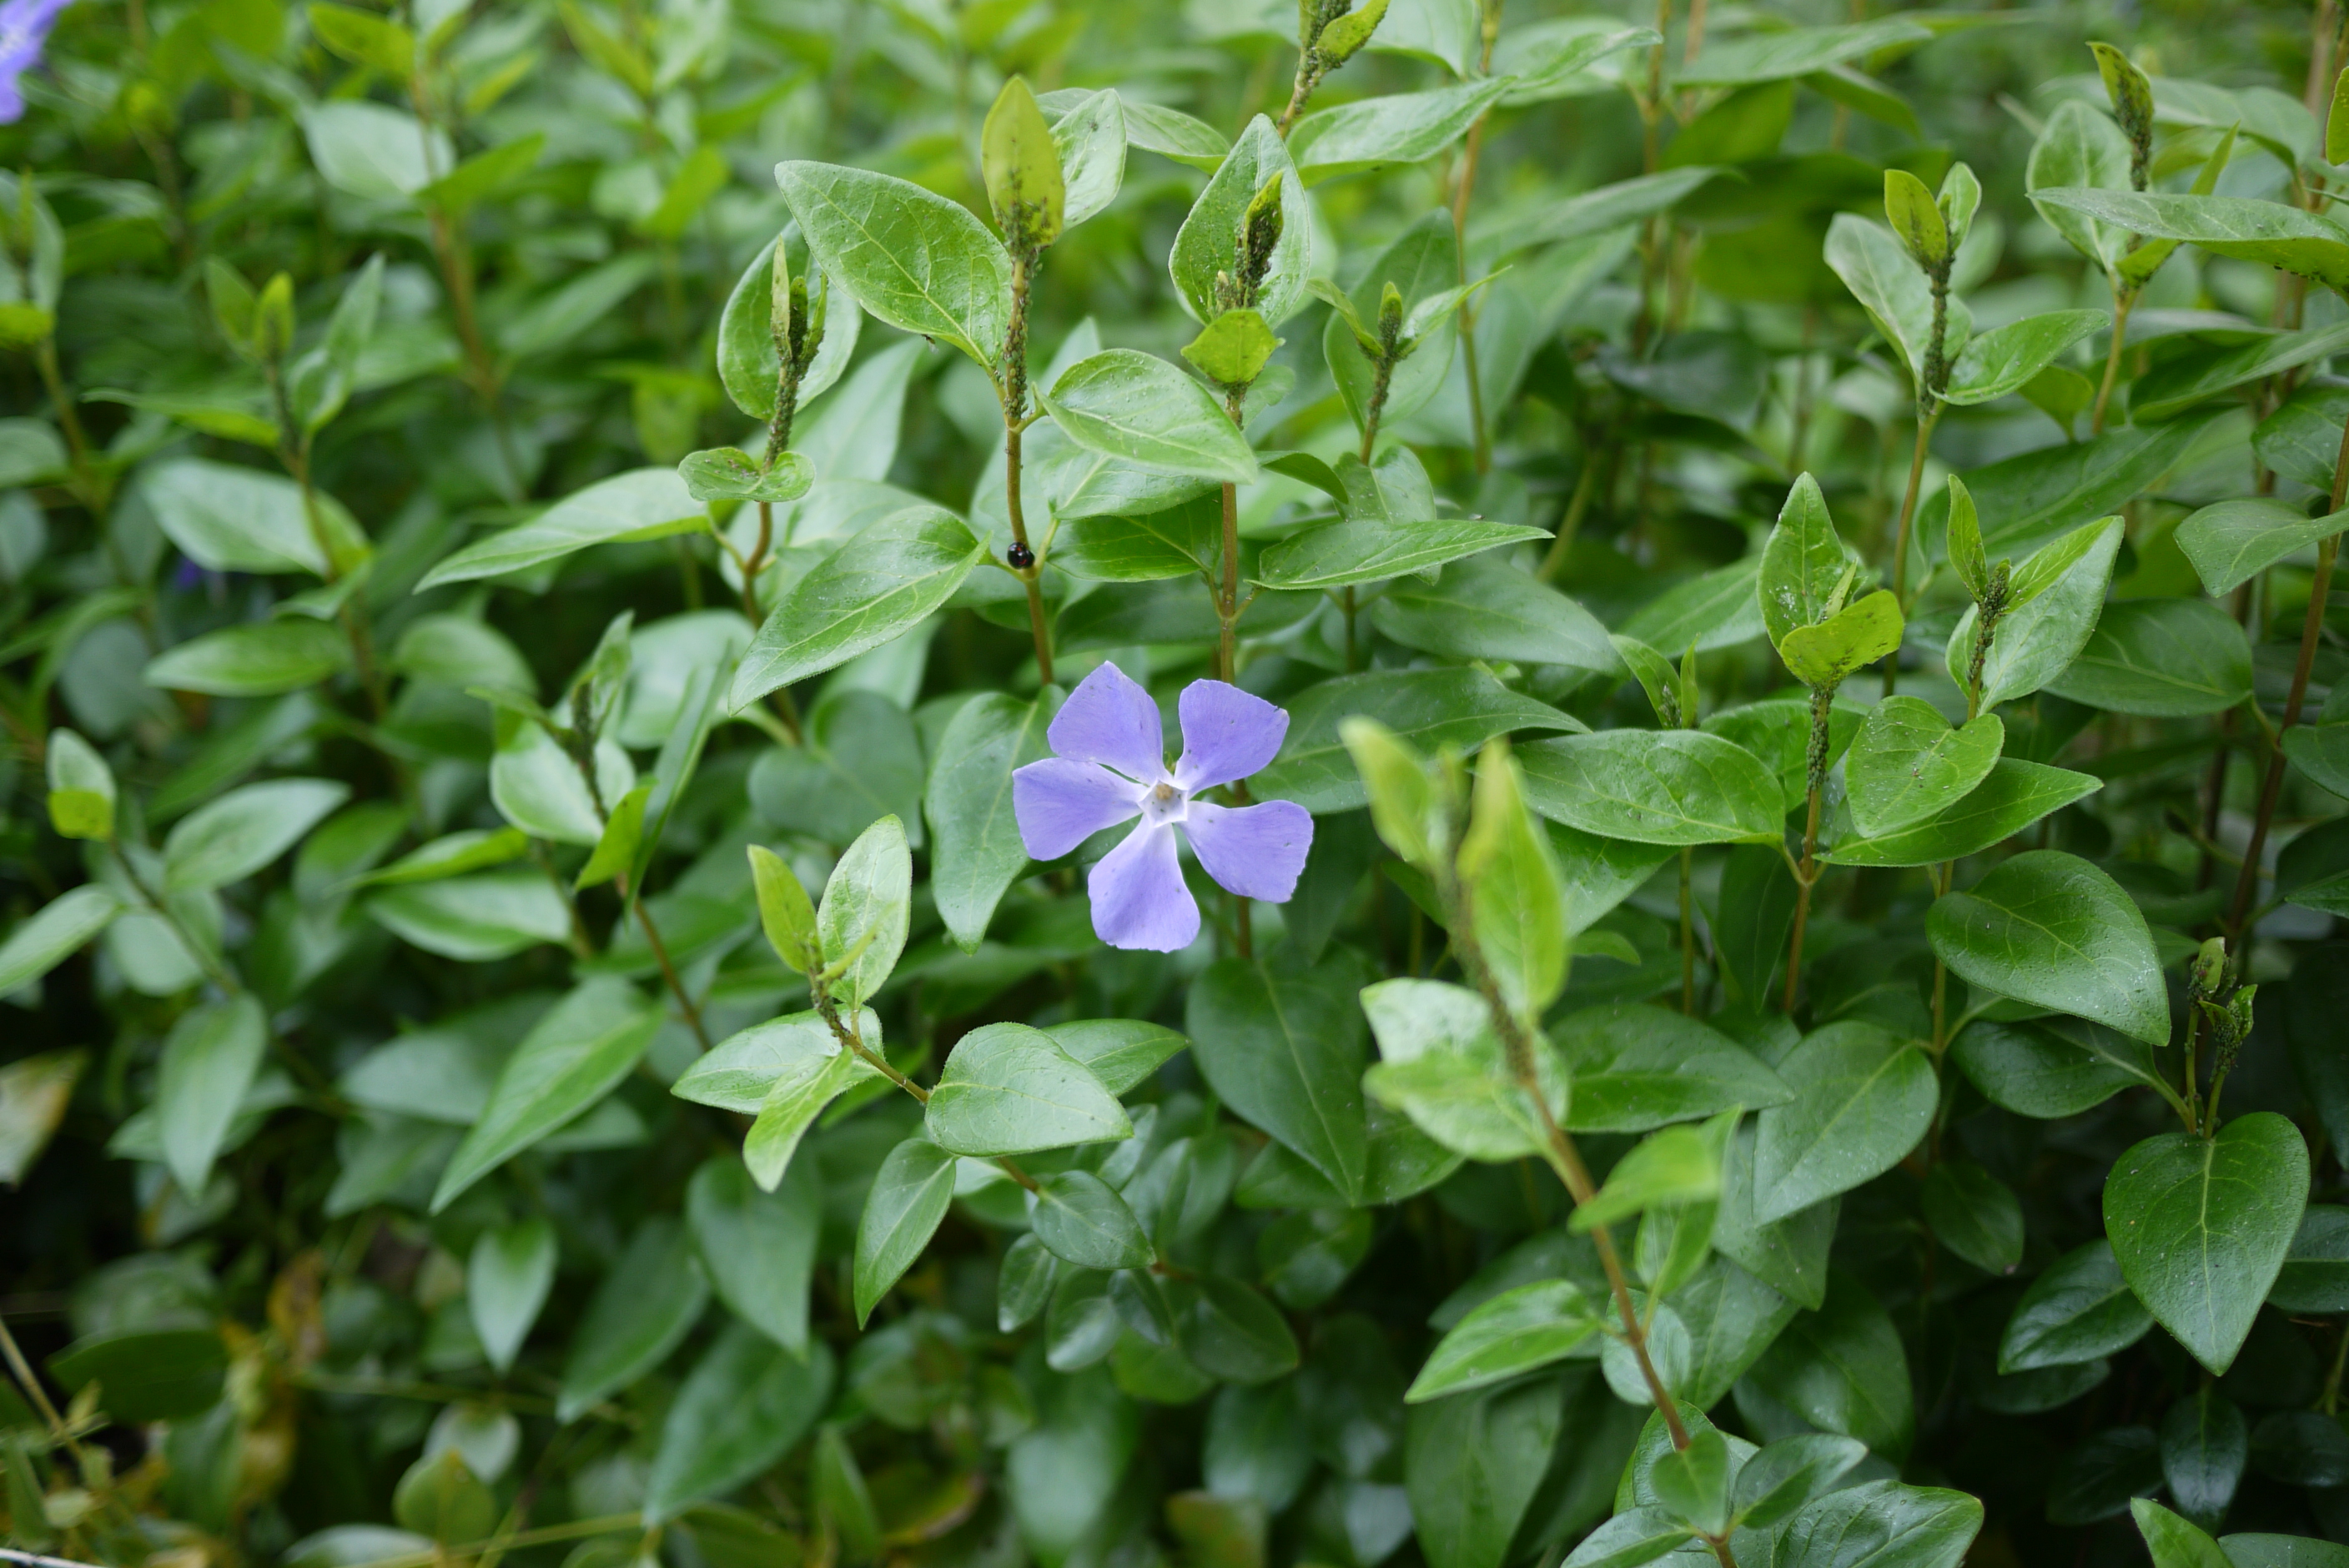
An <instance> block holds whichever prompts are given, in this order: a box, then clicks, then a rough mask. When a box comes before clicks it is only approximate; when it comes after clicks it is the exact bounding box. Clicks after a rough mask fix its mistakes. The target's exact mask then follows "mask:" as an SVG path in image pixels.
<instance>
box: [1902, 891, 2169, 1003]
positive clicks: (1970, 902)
mask: <svg viewBox="0 0 2349 1568" xmlns="http://www.w3.org/2000/svg"><path fill="white" fill-rule="evenodd" d="M1926 931H1927V934H1929V935H1930V938H1931V941H1932V944H1933V952H1934V954H1936V955H1937V956H1938V957H1940V960H1941V961H1942V962H1943V963H1944V964H1947V965H1949V966H1950V968H1951V971H1952V972H1954V973H1955V974H1956V975H1958V976H1959V977H1960V978H1961V979H1963V980H1964V981H1965V982H1966V983H1967V984H1968V985H1979V986H1981V987H1982V989H1983V990H1985V991H1992V992H1995V993H1997V994H1998V995H2002V996H2012V997H2013V998H2014V999H2015V1000H2017V1001H2019V1002H2029V1003H2031V1004H2033V1006H2041V1007H2046V1008H2050V1009H2053V1010H2054V1011H2056V1012H2061V1013H2071V1014H2074V1015H2075V1016H2079V1017H2083V1018H2092V1019H2094V1020H2095V1021H2096V1022H2097V1023H2100V1024H2107V1025H2110V1026H2112V1027H2114V1028H2116V1029H2118V1030H2119V1031H2120V1032H2121V1033H2123V1034H2125V1035H2129V1036H2132V1037H2135V1038H2137V1039H2140V1040H2143V1041H2145V1042H2146V1043H2147V1045H2151V1046H2161V1045H2167V1044H2168V1041H2169V999H2168V993H2167V991H2166V990H2165V988H2164V987H2163V985H2162V980H2161V964H2160V960H2159V957H2158V954H2156V953H2155V950H2154V944H2153V934H2152V933H2151V932H2150V931H2148V930H2147V927H2146V923H2145V916H2144V915H2143V914H2141V913H2138V912H2137V905H2136V904H2135V903H2133V902H2131V900H2130V899H2129V896H2128V894H2127V893H2126V892H2122V891H2121V888H2120V884H2119V883H2117V882H2114V881H2113V879H2112V878H2111V877H2110V876H2108V875H2106V873H2105V872H2102V871H2099V870H2098V869H2097V868H2095V866H2092V865H2090V864H2089V863H2088V862H2087V861H2084V860H2081V859H2080V858H2079V857H2078V856H2076V855H2067V854H2064V853H2063V852H2062V851H2055V850H2033V851H2027V852H2025V853H2023V854H2020V855H2017V856H2015V857H2014V858H2013V860H2010V861H2004V862H2003V863H2002V864H2000V865H1999V866H1997V867H1995V868H1993V869H1992V871H1991V872H1989V874H1988V875H1986V876H1984V877H1983V878H1982V880H1981V881H1980V882H1976V883H1975V884H1974V885H1973V887H1972V888H1971V889H1970V890H1968V891H1966V892H1953V893H1950V894H1947V895H1945V896H1944V897H1942V898H1940V899H1939V900H1937V901H1936V902H1935V903H1934V904H1933V907H1932V910H1931V912H1930V914H1929V915H1928V916H1927V919H1926Z"/></svg>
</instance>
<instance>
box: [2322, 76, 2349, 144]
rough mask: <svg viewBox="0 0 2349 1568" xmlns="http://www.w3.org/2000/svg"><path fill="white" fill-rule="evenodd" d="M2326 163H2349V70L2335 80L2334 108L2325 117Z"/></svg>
mask: <svg viewBox="0 0 2349 1568" xmlns="http://www.w3.org/2000/svg"><path fill="white" fill-rule="evenodd" d="M2324 161H2325V162H2327V163H2341V162H2344V161H2349V70H2344V71H2343V72H2342V73H2341V74H2340V75H2339V76H2338V77H2334V78H2333V108H2332V110H2331V112H2329V113H2328V114H2326V115H2325V117H2324Z"/></svg>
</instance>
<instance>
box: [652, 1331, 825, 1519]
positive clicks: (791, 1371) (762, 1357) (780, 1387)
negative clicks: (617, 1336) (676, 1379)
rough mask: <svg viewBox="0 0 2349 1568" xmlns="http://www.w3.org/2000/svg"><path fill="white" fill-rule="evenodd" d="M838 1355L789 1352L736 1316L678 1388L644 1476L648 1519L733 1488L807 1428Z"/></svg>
mask: <svg viewBox="0 0 2349 1568" xmlns="http://www.w3.org/2000/svg"><path fill="white" fill-rule="evenodd" d="M832 1388H833V1360H832V1352H831V1350H830V1349H829V1348H827V1347H826V1346H823V1345H822V1344H819V1345H817V1346H815V1348H814V1355H813V1356H812V1357H805V1356H802V1357H793V1356H792V1355H789V1354H787V1353H786V1352H785V1351H784V1350H783V1348H782V1347H781V1346H778V1345H777V1344H776V1343H775V1342H774V1341H773V1340H771V1339H769V1338H767V1337H766V1336H763V1335H761V1334H759V1333H757V1332H756V1331H754V1330H752V1329H751V1328H750V1326H748V1325H745V1324H740V1323H731V1324H729V1325H727V1326H726V1327H725V1328H724V1329H723V1330H722V1331H721V1332H720V1333H719V1336H718V1339H717V1342H716V1343H715V1344H713V1345H711V1346H710V1347H709V1350H708V1351H707V1352H706V1353H705V1354H704V1355H703V1356H702V1357H701V1359H700V1361H699V1362H698V1363H697V1364H696V1365H695V1367H694V1368H693V1370H692V1371H691V1372H689V1373H688V1374H687V1375H686V1379H685V1382H684V1383H683V1385H681V1386H680V1387H678V1391H677V1399H676V1402H675V1403H673V1404H672V1405H670V1406H669V1408H668V1415H667V1418H666V1419H665V1420H664V1421H663V1422H662V1423H661V1435H660V1447H659V1449H657V1451H656V1452H655V1453H654V1456H653V1463H652V1473H651V1475H650V1477H649V1478H648V1479H647V1481H646V1483H645V1505H644V1515H645V1520H646V1522H647V1523H656V1522H660V1521H662V1520H665V1519H668V1518H671V1517H673V1516H674V1515H675V1514H676V1513H677V1512H678V1511H679V1510H680V1509H682V1508H683V1507H684V1506H685V1505H686V1504H688V1503H690V1502H694V1501H698V1500H699V1499H702V1498H705V1497H719V1496H722V1495H724V1494H725V1493H727V1492H730V1491H734V1490H735V1489H736V1488H737V1487H739V1486H740V1485H741V1484H742V1483H743V1482H745V1481H747V1480H750V1479H751V1478H752V1477H754V1476H756V1475H758V1474H759V1472H761V1470H766V1469H768V1468H769V1467H771V1465H773V1464H774V1463H775V1461H776V1460H780V1459H781V1458H782V1457H783V1455H784V1454H786V1453H788V1452H790V1451H791V1449H792V1445H793V1444H795V1443H797V1442H798V1441H799V1440H800V1439H801V1438H802V1437H803V1436H805V1435H806V1433H807V1430H808V1429H809V1428H810V1427H812V1426H813V1425H814V1424H815V1420H816V1418H817V1417H818V1416H820V1415H822V1414H823V1410H824V1407H825V1406H826V1405H827V1404H828V1403H829V1402H830V1401H831V1398H832Z"/></svg>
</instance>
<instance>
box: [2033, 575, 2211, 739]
mask: <svg viewBox="0 0 2349 1568" xmlns="http://www.w3.org/2000/svg"><path fill="white" fill-rule="evenodd" d="M2047 689H2048V690H2050V691H2052V692H2054V694H2055V695H2056V696H2061V697H2067V698H2069V699H2070V700H2072V701H2074V702H2077V703H2084V704H2085V705H2086V706H2087V707H2098V708H2103V709H2106V711H2108V712H2112V713H2133V714H2141V715H2145V716H2147V717H2157V718H2182V717H2191V716H2193V715H2196V714H2206V713H2224V712H2225V711H2226V710H2227V709H2229V708H2230V707H2234V706H2236V705H2237V704H2238V703H2240V702H2242V701H2244V700H2245V699H2247V698H2248V697H2250V696H2251V644H2250V642H2249V641H2248V640H2246V639H2245V637H2244V635H2243V629H2242V628H2241V627H2240V626H2239V625H2237V624H2235V620H2234V617H2233V616H2231V615H2230V614H2227V612H2226V611H2225V610H2223V609H2221V608H2220V607H2219V606H2218V605H2216V604H2213V603H2210V602H2209V600H2207V599H2130V600H2125V601H2123V602H2122V603H2117V604H2110V605H2107V606H2106V608H2105V613H2104V616H2103V618H2102V619H2101V620H2099V621H2098V622H2097V623H2096V630H2095V634H2094V635H2093V636H2091V637H2090V638H2089V639H2088V645H2087V646H2086V647H2085V648H2083V649H2082V650H2081V652H2080V656H2079V657H2078V658H2076V659H2075V660H2073V661H2072V664H2071V665H2070V667H2069V668H2067V669H2066V670H2064V673H2063V674H2062V675H2061V676H2056V677H2055V678H2054V679H2053V680H2051V681H2049V682H2048V683H2047Z"/></svg>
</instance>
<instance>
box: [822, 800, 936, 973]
mask: <svg viewBox="0 0 2349 1568" xmlns="http://www.w3.org/2000/svg"><path fill="white" fill-rule="evenodd" d="M913 899H914V861H913V856H912V853H911V851H909V850H908V849H907V848H906V846H905V823H904V822H903V821H901V820H899V819H897V818H896V817H894V816H889V817H884V818H882V819H881V820H879V821H877V822H875V823H874V824H873V825H872V826H871V827H869V828H867V829H865V830H864V832H863V833H862V834H861V835H859V836H858V838H857V841H855V842H854V843H853V844H851V845H849V846H848V852H847V853H846V854H844V855H843V856H841V857H840V860H839V862H838V863H837V864H835V865H834V866H833V868H832V880H831V881H830V882H826V883H824V887H823V903H821V904H820V905H818V906H817V908H816V913H815V929H816V933H817V935H818V937H819V939H820V940H821V941H822V943H823V953H824V955H825V960H826V962H825V971H826V973H827V974H830V973H831V972H832V971H833V970H837V971H839V973H838V975H837V976H836V977H834V978H833V981H832V995H833V998H834V999H835V1000H836V1001H838V1002H839V1004H840V1005H841V1006H843V1007H855V1006H861V1005H862V1004H863V1003H864V1000H865V998H867V997H869V996H871V995H873V994H874V992H875V991H878V990H879V989H881V985H882V982H884V981H885V980H887V979H888V978H889V972H890V971H891V970H893V969H895V968H896V967H897V955H898V954H901V953H903V952H904V951H905V931H906V927H907V924H908V923H909V922H910V921H911V920H912V918H913Z"/></svg>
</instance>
